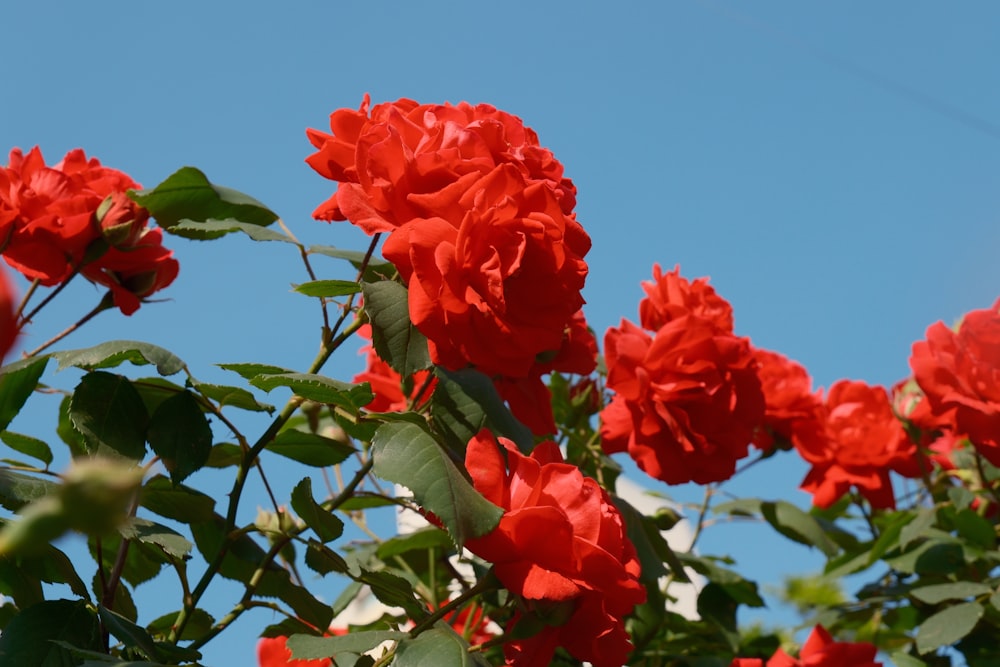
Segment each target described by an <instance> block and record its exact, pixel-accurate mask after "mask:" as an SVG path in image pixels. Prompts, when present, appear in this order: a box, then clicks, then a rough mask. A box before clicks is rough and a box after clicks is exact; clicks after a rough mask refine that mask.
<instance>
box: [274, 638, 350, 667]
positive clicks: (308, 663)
mask: <svg viewBox="0 0 1000 667" xmlns="http://www.w3.org/2000/svg"><path fill="white" fill-rule="evenodd" d="M287 641H288V637H261V638H260V640H258V642H257V665H258V667H329V666H330V665H331V664H332V663H331V661H330V660H329V659H328V658H321V659H318V660H293V659H292V650H291V649H290V648H288V647H287V646H286V645H285V642H287Z"/></svg>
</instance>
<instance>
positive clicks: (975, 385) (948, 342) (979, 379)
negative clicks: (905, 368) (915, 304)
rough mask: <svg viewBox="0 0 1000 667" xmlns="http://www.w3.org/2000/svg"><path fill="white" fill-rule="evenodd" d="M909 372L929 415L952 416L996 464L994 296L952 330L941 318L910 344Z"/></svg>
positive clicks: (999, 357) (998, 341)
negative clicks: (988, 305)
mask: <svg viewBox="0 0 1000 667" xmlns="http://www.w3.org/2000/svg"><path fill="white" fill-rule="evenodd" d="M910 368H912V369H913V377H914V379H915V380H916V381H917V384H919V385H920V388H921V389H922V390H923V392H924V394H925V395H926V397H927V402H928V404H929V407H930V409H931V412H932V414H933V415H934V417H935V418H938V419H942V420H946V421H952V422H953V423H954V425H955V429H956V430H957V432H958V433H963V434H966V435H968V437H969V439H970V440H971V441H972V443H973V444H974V445H975V447H976V449H978V450H979V452H980V453H981V454H982V455H983V456H984V457H986V458H987V459H988V460H989V461H990V463H992V464H993V465H1000V300H998V301H997V302H996V303H995V304H994V305H993V307H992V308H990V309H986V310H974V311H972V312H971V313H968V314H967V315H966V316H965V317H964V318H963V319H962V323H961V325H960V326H959V328H958V331H957V332H956V331H952V330H951V329H949V328H948V327H946V326H945V325H944V323H942V322H938V323H936V324H933V325H931V326H930V327H929V328H928V329H927V340H925V341H919V342H916V343H914V344H913V354H912V355H911V356H910Z"/></svg>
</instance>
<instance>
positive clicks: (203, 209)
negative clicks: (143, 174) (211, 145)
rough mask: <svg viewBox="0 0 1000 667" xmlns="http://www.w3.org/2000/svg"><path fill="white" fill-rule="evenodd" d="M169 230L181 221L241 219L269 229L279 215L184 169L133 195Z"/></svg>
mask: <svg viewBox="0 0 1000 667" xmlns="http://www.w3.org/2000/svg"><path fill="white" fill-rule="evenodd" d="M129 195H130V196H131V197H132V199H133V200H135V202H136V203H138V204H139V205H140V206H143V207H145V208H146V209H148V210H149V212H150V214H151V215H152V216H153V217H154V218H156V222H157V223H159V225H160V226H161V227H163V228H164V229H166V230H167V231H171V228H172V227H174V226H175V225H177V224H178V223H180V222H181V221H186V220H194V221H200V222H204V221H207V220H229V219H233V220H239V221H242V222H248V223H250V224H253V225H259V226H267V225H270V224H271V223H272V222H274V221H275V220H277V219H278V215H277V214H276V213H275V212H274V211H272V210H270V209H269V208H267V207H266V206H264V205H263V204H261V203H260V202H259V201H257V200H256V199H254V198H253V197H251V196H249V195H245V194H243V193H242V192H237V191H236V190H233V189H231V188H227V187H223V186H221V185H214V184H213V183H211V182H210V181H209V180H208V178H207V177H206V176H205V174H204V173H202V172H201V171H200V170H198V169H195V168H194V167H181V168H180V169H178V170H177V171H176V172H174V173H173V174H171V175H170V176H168V177H167V179H166V180H165V181H163V182H162V183H160V184H159V185H157V186H156V187H155V188H152V189H146V190H139V191H137V192H130V193H129Z"/></svg>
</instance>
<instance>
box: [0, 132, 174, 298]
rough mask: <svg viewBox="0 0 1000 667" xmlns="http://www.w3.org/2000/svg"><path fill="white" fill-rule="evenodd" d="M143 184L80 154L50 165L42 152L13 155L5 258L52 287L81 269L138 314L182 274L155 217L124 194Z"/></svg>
mask: <svg viewBox="0 0 1000 667" xmlns="http://www.w3.org/2000/svg"><path fill="white" fill-rule="evenodd" d="M138 187H139V184H138V183H136V182H135V181H133V180H132V179H131V178H130V177H129V176H128V175H127V174H124V173H122V172H120V171H118V170H117V169H111V168H109V167H105V166H103V165H101V163H100V161H98V160H97V159H96V158H89V159H88V158H87V156H86V155H85V154H84V152H83V151H82V150H80V149H75V150H72V151H70V152H69V153H67V154H66V157H65V158H63V160H62V161H61V162H59V163H58V164H56V165H53V166H51V167H49V166H46V164H45V160H44V158H43V157H42V153H41V151H40V150H39V149H38V147H35V148H34V149H32V150H31V151H30V152H29V153H28V154H27V155H24V154H23V153H22V152H21V151H20V150H18V149H14V150H12V151H11V153H10V163H9V165H8V166H7V167H6V168H3V169H0V233H2V234H3V239H4V240H3V245H0V248H2V252H3V256H4V259H5V260H6V261H7V263H8V264H10V265H11V266H12V267H14V268H15V269H17V270H18V271H20V272H21V273H22V274H24V276H25V277H27V278H28V279H29V280H38V281H39V282H40V283H41V284H42V285H46V286H51V285H56V284H58V283H60V282H63V281H65V280H67V279H69V278H70V277H71V276H72V275H73V274H74V272H75V271H77V270H79V271H80V272H81V273H82V274H83V275H84V277H86V278H87V279H88V280H90V281H92V282H95V283H98V284H101V285H104V286H106V287H109V288H110V289H111V293H112V296H113V297H114V303H115V305H117V306H118V307H119V308H120V309H121V310H122V312H123V313H125V314H126V315H130V314H132V313H133V312H135V311H136V310H137V309H138V308H139V304H140V301H141V300H142V299H143V298H144V297H146V296H149V295H150V294H152V293H153V292H155V291H158V290H160V289H162V288H164V287H166V286H167V285H169V284H170V283H171V282H173V280H174V278H175V277H176V276H177V271H178V264H177V261H176V260H175V259H173V253H172V252H170V251H169V250H167V249H166V248H164V247H163V245H162V238H163V237H162V232H161V231H160V230H159V229H155V228H150V227H149V226H148V223H149V212H148V211H146V210H145V209H144V208H142V207H140V206H138V205H136V204H135V203H134V202H133V201H132V200H131V199H129V197H128V195H127V194H126V192H127V191H128V190H130V189H134V188H138ZM11 212H13V218H10V215H11ZM8 218H10V219H8Z"/></svg>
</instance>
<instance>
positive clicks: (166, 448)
mask: <svg viewBox="0 0 1000 667" xmlns="http://www.w3.org/2000/svg"><path fill="white" fill-rule="evenodd" d="M146 437H147V439H148V440H149V446H150V447H151V448H152V449H153V451H154V452H156V455H157V456H159V457H160V460H161V461H163V465H164V466H165V467H166V469H167V470H168V471H169V472H170V479H171V480H173V482H174V484H179V483H180V482H182V481H184V479H186V478H187V477H188V476H189V475H190V474H191V473H193V472H195V471H197V470H199V469H201V468H202V467H203V466H204V465H205V462H206V461H208V454H209V452H210V451H211V450H212V427H211V426H210V425H209V423H208V419H206V418H205V415H204V413H203V412H202V411H201V405H200V403H199V402H198V400H197V399H196V398H195V397H194V395H193V394H191V392H189V391H184V392H182V393H180V394H175V395H174V396H172V397H170V398H168V399H167V400H165V401H163V403H161V404H160V407H158V408H157V409H156V412H154V413H153V416H152V418H151V419H150V420H149V429H148V432H147V435H146Z"/></svg>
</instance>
